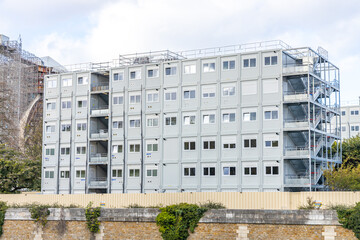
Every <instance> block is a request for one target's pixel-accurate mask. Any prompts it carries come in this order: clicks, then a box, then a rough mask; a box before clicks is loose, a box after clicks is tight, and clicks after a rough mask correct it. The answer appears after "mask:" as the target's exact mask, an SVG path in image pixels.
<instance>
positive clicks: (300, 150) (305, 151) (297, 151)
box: [285, 147, 310, 157]
mask: <svg viewBox="0 0 360 240" xmlns="http://www.w3.org/2000/svg"><path fill="white" fill-rule="evenodd" d="M309 154H310V151H309V148H307V147H286V148H285V157H309Z"/></svg>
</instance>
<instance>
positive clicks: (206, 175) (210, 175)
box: [202, 166, 216, 177]
mask: <svg viewBox="0 0 360 240" xmlns="http://www.w3.org/2000/svg"><path fill="white" fill-rule="evenodd" d="M205 168H206V169H207V174H205ZM211 169H213V170H214V174H211ZM202 175H203V177H216V167H215V166H203V167H202Z"/></svg>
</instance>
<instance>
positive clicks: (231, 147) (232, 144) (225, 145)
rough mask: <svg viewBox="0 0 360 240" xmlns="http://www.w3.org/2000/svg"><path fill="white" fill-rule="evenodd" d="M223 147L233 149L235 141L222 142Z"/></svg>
mask: <svg viewBox="0 0 360 240" xmlns="http://www.w3.org/2000/svg"><path fill="white" fill-rule="evenodd" d="M223 148H224V149H235V148H236V143H224V144H223Z"/></svg>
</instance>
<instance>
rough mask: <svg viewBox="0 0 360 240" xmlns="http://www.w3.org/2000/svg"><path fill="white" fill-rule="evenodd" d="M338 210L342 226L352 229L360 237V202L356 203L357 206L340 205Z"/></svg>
mask: <svg viewBox="0 0 360 240" xmlns="http://www.w3.org/2000/svg"><path fill="white" fill-rule="evenodd" d="M336 211H337V214H338V219H339V222H340V223H341V224H342V226H343V227H344V228H347V229H350V230H352V231H353V232H354V233H355V236H356V237H357V238H358V239H360V202H358V203H356V205H355V207H350V208H348V207H343V206H341V207H338V208H337V209H336Z"/></svg>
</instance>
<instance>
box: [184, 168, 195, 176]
mask: <svg viewBox="0 0 360 240" xmlns="http://www.w3.org/2000/svg"><path fill="white" fill-rule="evenodd" d="M195 172H196V171H195V168H194V167H185V168H184V177H194V176H195Z"/></svg>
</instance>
